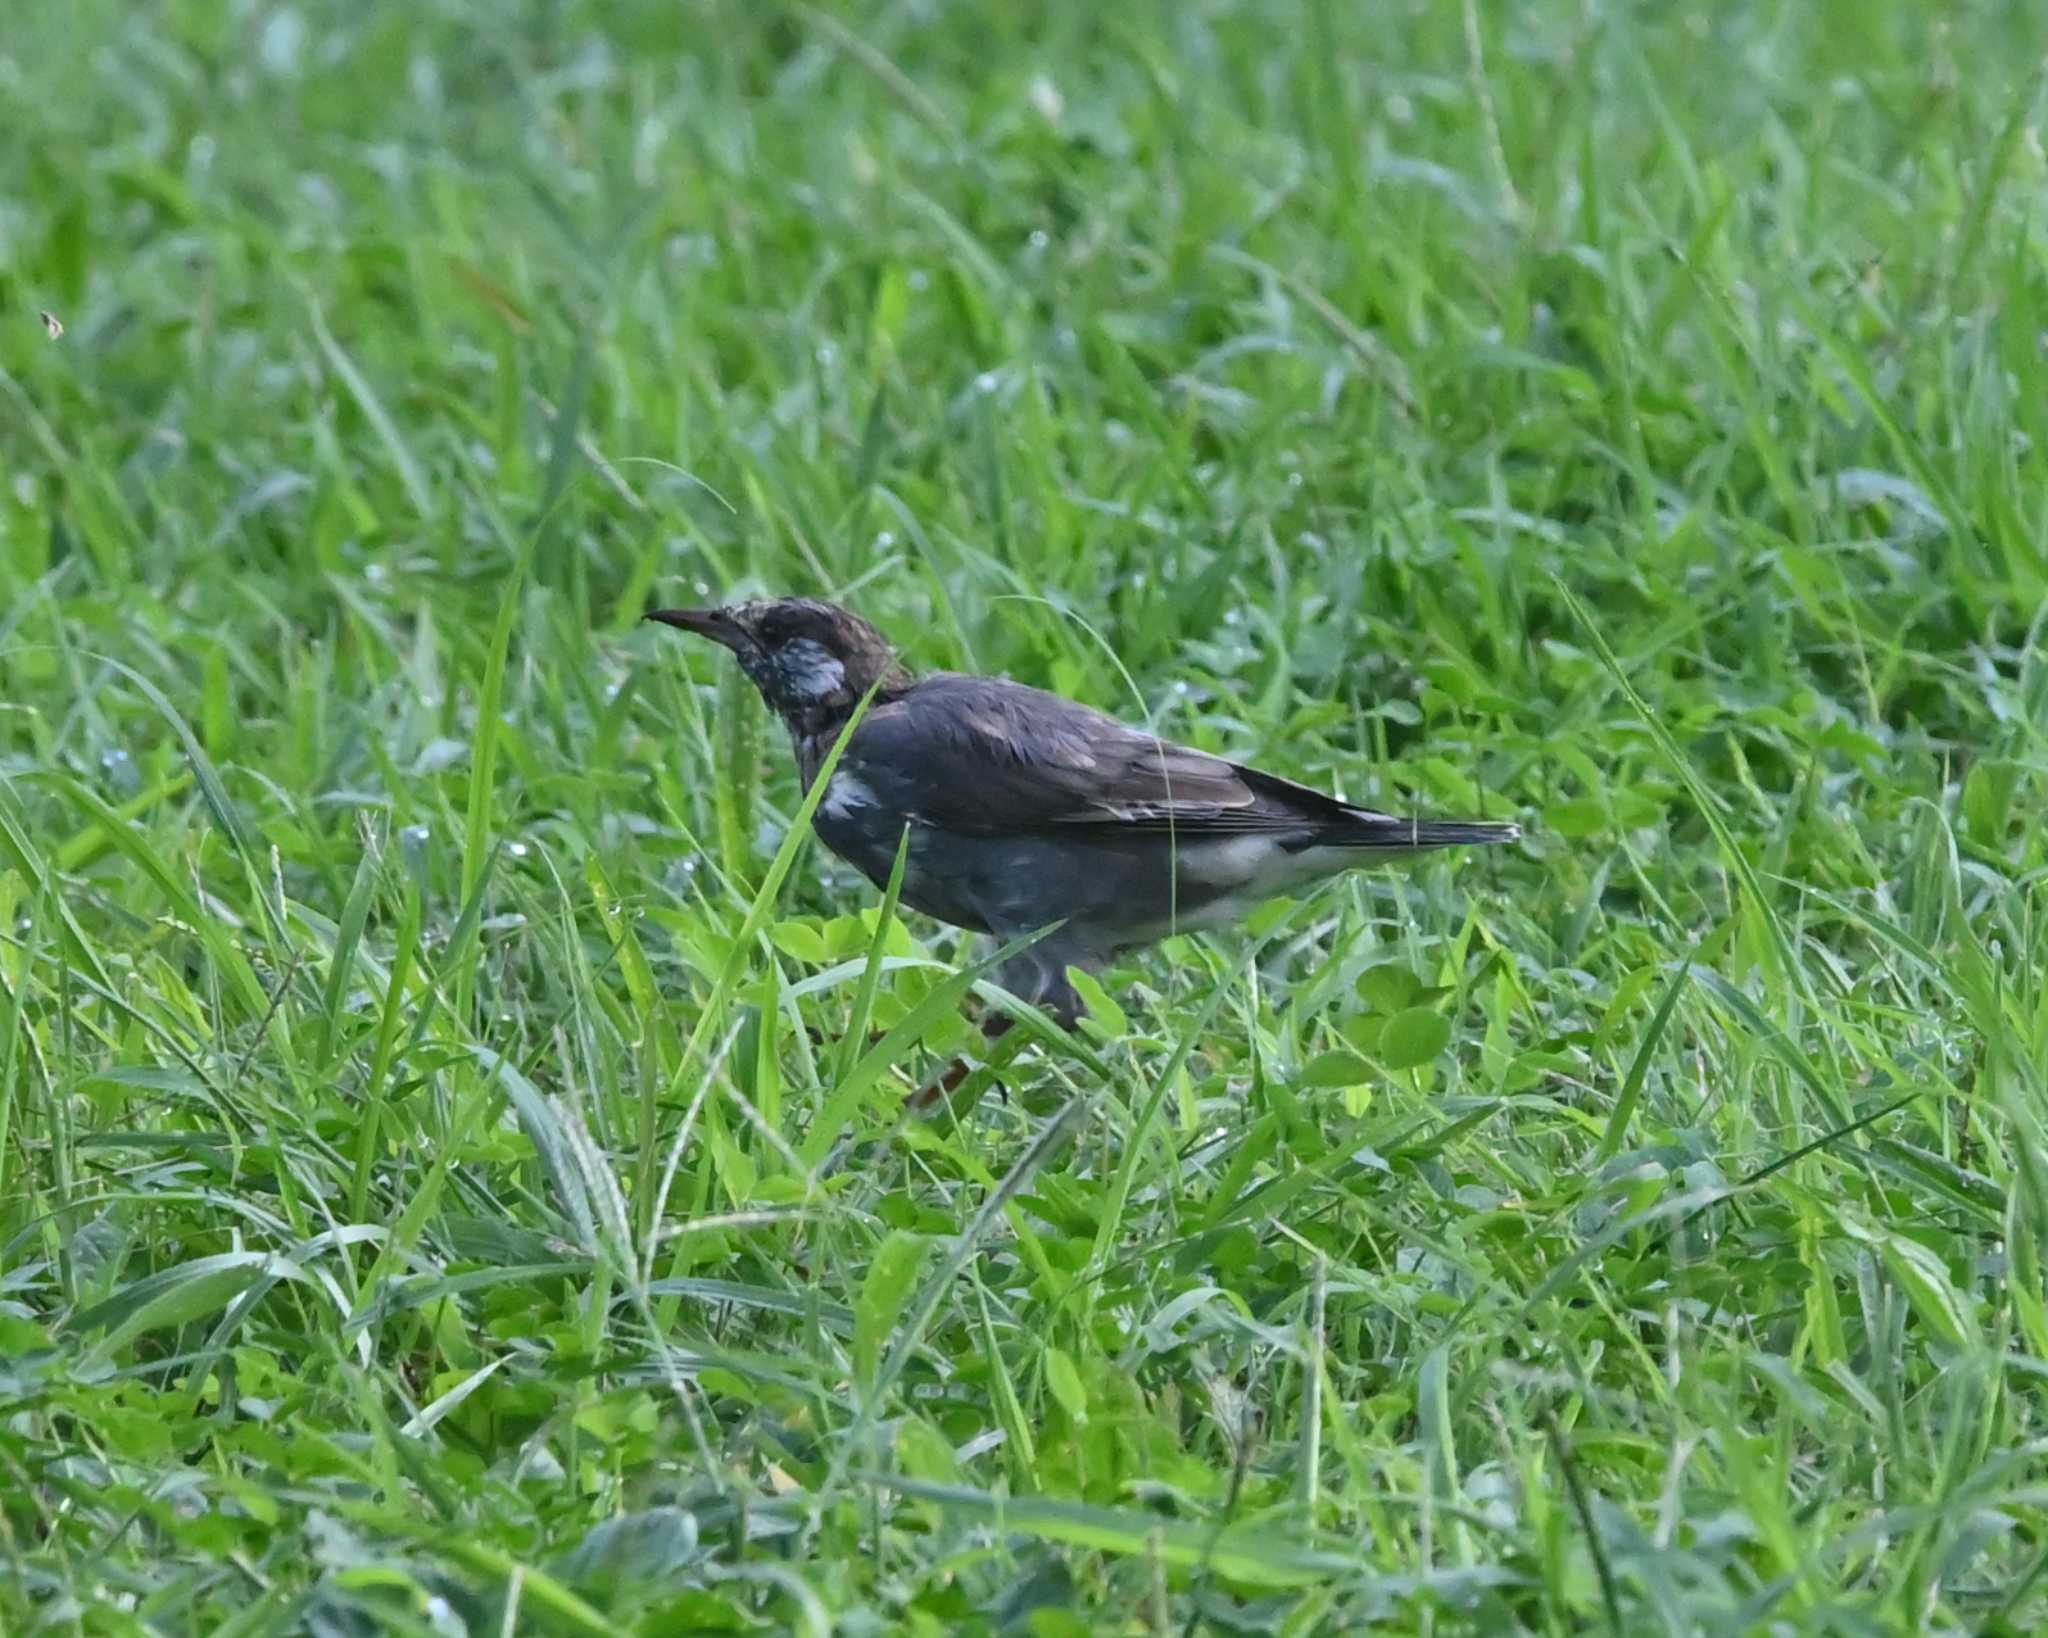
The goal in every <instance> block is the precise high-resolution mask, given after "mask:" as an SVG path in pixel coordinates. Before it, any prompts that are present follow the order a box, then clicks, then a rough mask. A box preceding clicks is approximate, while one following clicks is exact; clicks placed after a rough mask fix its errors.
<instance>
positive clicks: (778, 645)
mask: <svg viewBox="0 0 2048 1638" xmlns="http://www.w3.org/2000/svg"><path fill="white" fill-rule="evenodd" d="M647 618H648V619H650V620H659V621H660V622H661V623H662V624H663V625H669V626H676V627H679V628H680V629H681V630H684V631H694V632H695V633H696V634H697V635H698V636H699V637H709V638H710V639H711V640H712V641H713V642H714V643H720V644H723V645H724V646H725V647H726V648H729V649H731V650H732V651H733V655H734V656H735V658H737V659H738V660H739V662H740V666H741V668H742V669H743V670H744V671H745V672H746V674H747V675H748V677H749V678H751V679H752V680H753V684H754V686H755V687H756V688H758V689H759V690H760V691H761V697H762V698H763V699H764V700H766V701H767V702H768V704H769V706H770V707H771V708H772V709H773V710H775V711H777V712H779V713H780V714H781V716H782V718H783V720H784V721H786V722H787V723H789V725H790V726H791V727H792V728H793V729H802V728H804V727H805V726H807V725H822V724H825V723H829V722H831V721H833V720H834V719H836V718H838V717H842V716H844V715H845V714H846V713H847V712H848V711H851V710H852V709H853V707H854V706H855V705H856V704H857V703H858V702H859V700H860V697H861V696H862V695H863V694H865V693H866V692H867V691H868V690H869V689H870V688H872V687H873V686H874V685H875V684H876V683H877V682H879V683H881V684H882V688H883V692H884V693H887V692H888V691H889V690H890V689H891V688H893V687H896V686H908V684H909V681H910V678H909V674H908V673H906V672H905V671H904V669H903V667H902V666H901V665H899V664H897V661H896V655H895V652H894V651H893V650H892V649H891V648H890V647H889V642H888V639H887V638H885V637H884V636H883V635H882V634H881V633H880V632H879V631H877V630H875V628H874V627H873V626H871V625H869V624H868V623H867V621H865V620H863V619H862V618H861V617H860V616H859V615H857V614H852V613H849V612H848V611H847V610H845V609H843V608H840V607H839V606H838V604H836V603H821V602H819V601H818V600H817V599H816V598H811V597H778V598H771V599H767V600H765V601H762V602H756V603H735V604H734V605H733V606H732V607H731V608H724V609H655V610H653V611H651V612H650V613H649V614H648V616H647Z"/></svg>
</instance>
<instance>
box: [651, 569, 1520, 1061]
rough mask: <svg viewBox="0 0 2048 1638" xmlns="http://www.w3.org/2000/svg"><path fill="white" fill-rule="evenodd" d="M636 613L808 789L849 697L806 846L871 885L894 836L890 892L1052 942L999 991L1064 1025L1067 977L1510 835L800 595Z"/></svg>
mask: <svg viewBox="0 0 2048 1638" xmlns="http://www.w3.org/2000/svg"><path fill="white" fill-rule="evenodd" d="M645 618H647V619H649V620H654V621H658V622H660V623H662V624H664V625H668V626H673V627H676V628H678V629H680V630H682V631H686V632H691V633H694V634H695V635H697V636H699V637H704V638H708V639H710V640H711V641H712V642H714V643H717V644H719V645H720V646H721V647H724V648H726V649H729V650H731V652H732V654H733V656H734V657H735V658H736V659H737V660H738V661H739V664H740V667H741V669H742V670H743V671H744V672H745V673H746V675H747V677H748V678H749V680H751V681H752V683H753V684H754V687H755V688H756V689H758V690H759V691H760V694H761V697H762V699H763V700H764V701H765V702H766V703H767V705H768V707H769V708H770V709H771V710H772V711H774V712H775V714H776V715H777V716H779V717H780V718H781V719H782V722H783V725H784V726H785V727H786V728H787V729H788V731H789V738H790V743H791V746H792V748H793V749H794V751H795V753H796V761H797V767H798V771H799V773H800V774H801V776H802V779H803V784H804V789H805V791H806V792H807V793H808V792H809V790H810V788H811V786H812V785H813V784H814V783H815V782H816V780H817V778H818V774H819V772H820V770H821V769H822V767H823V766H824V763H825V761H826V759H827V757H828V756H829V754H830V753H831V751H832V748H833V746H834V745H835V744H836V743H838V741H839V739H840V737H841V735H842V733H843V732H844V731H845V729H846V727H847V724H848V723H849V722H851V721H853V719H854V716H855V713H856V711H857V709H858V708H859V707H860V705H861V702H862V701H863V700H866V701H867V708H866V710H865V712H864V713H862V714H861V716H860V719H859V721H858V723H857V724H856V725H855V726H854V728H853V731H852V733H851V734H850V735H849V736H847V738H846V743H845V746H844V748H843V749H842V750H841V752H840V755H839V760H838V762H837V764H836V765H835V766H834V768H833V772H832V775H831V778H830V780H829V782H828V783H827V784H826V787H825V789H824V791H823V792H822V793H821V795H820V797H819V800H818V803H817V806H816V808H815V809H814V811H813V814H812V820H811V823H812V826H813V828H814V829H815V831H816V833H817V836H818V838H819V840H821V841H822V842H823V843H824V844H825V845H826V846H827V847H828V848H830V849H831V850H832V851H833V852H834V853H836V854H837V855H838V856H839V857H840V858H842V859H844V860H845V861H846V862H847V863H848V864H850V865H852V866H853V867H854V868H855V869H857V870H859V871H860V872H861V874H863V875H864V876H866V877H867V878H868V880H869V881H871V882H873V883H874V884H875V885H876V886H878V887H884V888H886V886H887V884H888V881H889V878H890V875H891V874H892V871H893V868H894V865H895V861H896V855H897V850H898V847H899V844H900V843H901V841H902V837H903V833H904V831H905V830H906V829H907V830H908V831H909V833H910V839H909V843H908V847H907V849H906V850H905V854H904V866H903V880H902V885H901V887H900V888H899V890H898V891H899V896H900V898H901V900H902V902H903V903H905V904H907V905H909V906H910V907H911V908H912V909H913V910H916V911H919V912H920V913H922V914H924V915H927V916H931V917H933V918H935V919H936V920H938V921H942V922H947V923H949V924H951V925H952V926H955V927H961V928H965V929H967V930H968V931H970V932H975V933H986V934H992V935H994V936H995V937H996V938H998V939H1001V940H1004V941H1006V942H1008V941H1013V940H1015V939H1018V938H1020V937H1023V936H1026V935H1029V934H1032V933H1037V932H1041V931H1043V930H1046V929H1050V930H1049V931H1043V936H1042V937H1040V938H1039V939H1038V940H1037V941H1036V942H1035V943H1032V944H1030V945H1028V946H1027V947H1025V948H1024V949H1023V950H1022V951H1020V952H1019V953H1018V954H1016V955H1014V956H1013V957H1011V958H1010V960H1009V961H1008V962H1006V963H1005V964H1004V965H1003V966H1002V967H1001V968H1000V969H999V970H998V978H999V979H1000V981H1001V983H1002V986H1003V988H1004V989H1006V990H1008V991H1009V992H1010V993H1011V994H1012V995H1014V996H1016V997H1017V998H1018V999H1020V1000H1023V1001H1026V1002H1029V1003H1031V1004H1032V1005H1033V1006H1035V1007H1037V1008H1039V1009H1040V1010H1041V1011H1043V1012H1045V1013H1047V1014H1049V1015H1050V1016H1051V1017H1052V1018H1053V1019H1054V1020H1055V1021H1056V1022H1058V1023H1059V1024H1060V1025H1061V1026H1062V1027H1063V1028H1067V1029H1071V1028H1072V1027H1073V1025H1074V1023H1075V1022H1076V1020H1077V1018H1078V1017H1079V1014H1080V1012H1081V1010H1082V1006H1081V998H1080V995H1079V994H1078V992H1077V991H1076V989H1075V987H1074V984H1073V982H1072V981H1071V979H1070V978H1069V977H1068V969H1069V968H1070V967H1071V968H1078V969H1079V970H1081V971H1082V972H1085V973H1091V974H1092V973H1094V972H1097V971H1099V970H1101V969H1102V968H1103V967H1104V966H1105V965H1107V964H1108V963H1109V961H1110V960H1111V959H1112V958H1114V957H1116V956H1118V955H1121V954H1123V953H1124V952H1126V951H1130V950H1134V949H1137V948H1140V947H1142V946H1144V945H1148V944H1151V943H1154V942H1155V941H1157V940H1159V939H1162V938H1164V937H1166V936H1168V935H1169V934H1172V933H1176V932H1188V931H1193V930H1196V929H1200V928H1206V927H1217V926H1221V925H1225V924H1228V923H1230V922H1233V921H1236V920H1238V919H1239V918H1241V917H1242V916H1244V915H1246V914H1248V913H1249V912H1250V911H1251V910H1253V909H1254V908H1256V907H1257V906H1258V905H1259V904H1260V903H1262V902H1264V901H1266V900H1269V899H1273V898H1277V897H1280V896H1282V895H1284V894H1288V893H1291V892H1293V891H1295V890H1297V889H1300V888H1302V887H1305V886H1307V885H1309V884H1310V883H1313V882H1317V881H1320V880H1322V879H1324V878H1326V877H1329V876H1334V875H1337V874H1339V873H1341V872H1343V871H1346V870H1349V869H1352V868H1354V867H1356V866H1359V865H1367V864H1376V863H1378V862H1380V861H1382V860H1386V859H1391V858H1397V857H1402V856H1405V855H1409V854H1414V853H1422V852H1428V851H1430V850H1433V849H1437V848H1445V847H1459V846H1467V845H1490V846H1499V845H1502V844H1506V843H1511V842H1514V841H1516V840H1517V839H1518V838H1519V837H1520V836H1521V827H1520V826H1519V825H1516V824H1514V823H1511V822H1504V821H1491V820H1466V819H1407V818H1398V817H1396V816H1394V815H1392V814H1387V813H1379V812H1376V811H1375V810H1373V809H1371V808H1365V807H1360V806H1358V805H1357V804H1355V803H1351V802H1346V801H1343V800H1341V799H1339V798H1338V797H1335V796H1331V795H1328V794H1326V793H1325V792H1323V791H1319V790H1315V789H1313V788H1311V787H1309V786H1307V785H1299V784H1296V783H1295V782H1294V781H1292V780H1288V779H1282V778H1280V777H1279V776H1278V775H1276V774H1270V773H1265V772H1262V771H1261V770H1259V769H1257V768H1251V767H1247V766H1245V765H1244V764H1242V763H1237V762H1231V761H1228V760H1226V759H1225V758H1223V757H1220V756H1212V755H1210V754H1209V753H1208V752H1206V751H1198V750H1194V749H1192V748H1190V747H1188V746H1185V745H1176V744H1173V743H1172V742H1170V741H1168V740H1164V739H1161V738H1159V737H1158V736H1157V735H1155V734H1152V733H1149V732H1147V731H1145V730H1144V729H1141V728H1134V727H1131V726H1129V725H1128V724H1126V723H1123V722H1120V721H1118V720H1117V719H1116V718H1115V717H1112V716H1108V715H1106V714H1104V713H1103V712H1101V711H1097V710H1095V709H1094V708H1092V707H1090V706H1087V705H1083V704H1081V703H1079V702H1078V701H1075V700H1070V699H1067V698H1065V697H1064V696H1062V695H1059V694H1052V693H1048V692H1046V691H1045V690H1044V689H1040V688H1033V687H1031V686H1029V685H1028V684H1025V683H1020V682H1012V681H1010V680H1009V679H1007V678H1004V677H983V676H966V675H961V674H959V673H955V672H946V671H940V672H933V673H928V674H926V675H923V676H913V675H912V674H911V673H910V671H908V670H907V669H906V668H905V667H904V665H903V663H902V662H901V660H899V659H898V658H897V655H896V651H895V649H894V647H893V646H892V645H891V644H890V643H889V641H888V639H887V638H885V637H884V636H883V635H882V633H881V632H879V631H878V630H876V629H875V627H874V626H872V625H870V624H869V623H868V622H867V621H866V620H864V619H862V618H861V617H860V616H859V615H857V614H855V613H853V612H852V611H851V610H848V609H845V608H841V607H840V606H838V605H837V604H835V603H829V602H823V601H820V600H818V599H816V598H809V597H780V598H770V599H762V600H758V601H752V602H744V603H737V604H733V605H731V606H729V607H724V608H697V609H654V610H651V611H649V612H648V614H647V615H646V616H645ZM871 694H872V697H871V698H870V695H871ZM989 1033H990V1034H992V1035H993V1034H994V1033H996V1028H995V1027H991V1028H990V1031H989Z"/></svg>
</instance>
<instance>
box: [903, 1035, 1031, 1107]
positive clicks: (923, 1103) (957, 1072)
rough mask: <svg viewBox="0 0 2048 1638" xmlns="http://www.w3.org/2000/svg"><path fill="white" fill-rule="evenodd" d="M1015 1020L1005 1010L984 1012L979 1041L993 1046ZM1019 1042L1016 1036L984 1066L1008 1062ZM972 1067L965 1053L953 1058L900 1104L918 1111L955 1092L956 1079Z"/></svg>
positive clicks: (1020, 1043) (971, 1071)
mask: <svg viewBox="0 0 2048 1638" xmlns="http://www.w3.org/2000/svg"><path fill="white" fill-rule="evenodd" d="M1015 1023H1016V1020H1015V1019H1014V1018H1012V1017H1011V1016H1010V1015H1009V1014H1008V1013H1004V1012H992V1013H990V1014H988V1015H987V1016H986V1017H984V1018H983V1019H982V1021H981V1038H982V1042H983V1044H984V1045H986V1046H991V1047H992V1046H994V1045H995V1043H996V1042H997V1041H999V1040H1001V1039H1002V1038H1003V1037H1004V1036H1005V1035H1007V1034H1009V1032H1010V1028H1011V1026H1012V1025H1013V1024H1015ZM1022 1046H1023V1042H1022V1041H1021V1040H1019V1041H1018V1042H1017V1043H1016V1044H1015V1045H1014V1046H1012V1047H1010V1048H1009V1049H1008V1050H1007V1051H1004V1052H1003V1053H1002V1054H1001V1055H1000V1057H997V1056H993V1055H992V1056H991V1057H990V1059H989V1061H988V1064H987V1066H986V1067H988V1068H990V1069H999V1068H1001V1067H1002V1065H1004V1064H1006V1063H1008V1062H1009V1061H1010V1060H1011V1059H1012V1058H1014V1057H1015V1056H1016V1055H1017V1052H1018V1050H1019V1048H1021V1047H1022ZM973 1071H974V1065H973V1064H972V1063H971V1062H970V1061H969V1060H968V1059H967V1058H966V1057H965V1056H962V1057H958V1058H955V1059H954V1060H953V1061H952V1063H951V1064H949V1065H948V1066H947V1068H946V1072H945V1073H944V1074H943V1075H941V1076H939V1078H938V1079H937V1080H935V1081H928V1082H927V1083H926V1084H925V1085H923V1086H921V1087H919V1088H918V1089H917V1091H915V1092H913V1093H911V1095H910V1098H909V1101H908V1102H907V1103H906V1104H905V1105H904V1107H905V1108H907V1109H912V1110H916V1111H918V1112H919V1113H922V1112H923V1111H925V1110H928V1109H930V1108H932V1107H933V1105H935V1104H938V1103H940V1102H942V1101H943V1100H945V1099H947V1098H950V1097H951V1096H952V1095H953V1094H954V1093H955V1092H957V1091H959V1090H960V1083H961V1082H962V1081H964V1080H966V1079H967V1077H968V1076H969V1075H970V1074H972V1073H973Z"/></svg>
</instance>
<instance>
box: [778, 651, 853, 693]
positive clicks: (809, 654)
mask: <svg viewBox="0 0 2048 1638" xmlns="http://www.w3.org/2000/svg"><path fill="white" fill-rule="evenodd" d="M775 669H776V672H777V674H778V680H779V681H780V682H781V684H782V687H783V690H784V692H786V693H788V694H789V695H791V696H792V697H794V698H796V699H800V700H822V699H828V698H830V697H831V696H832V695H834V694H837V693H838V692H840V690H842V689H843V688H845V686H846V667H845V666H844V665H843V664H841V663H840V661H839V659H838V658H837V656H835V655H834V654H832V653H831V652H830V651H829V650H828V649H827V648H826V647H825V645H824V644H823V643H820V642H816V641H814V640H813V639H811V638H809V637H798V638H796V639H794V640H793V641H791V642H787V643H784V644H783V645H782V647H781V648H780V649H778V650H776V653H775Z"/></svg>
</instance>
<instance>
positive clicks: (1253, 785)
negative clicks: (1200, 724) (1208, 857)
mask: <svg viewBox="0 0 2048 1638" xmlns="http://www.w3.org/2000/svg"><path fill="white" fill-rule="evenodd" d="M846 760H847V763H848V765H849V766H850V767H851V768H852V769H853V770H854V771H856V772H857V774H858V777H859V778H860V779H861V780H862V781H863V782H864V783H865V784H866V785H867V786H868V787H869V788H870V789H872V790H874V791H875V792H876V793H877V794H878V795H879V796H881V797H882V798H883V799H884V800H885V801H887V802H888V803H889V804H890V805H891V806H894V807H897V808H900V809H901V810H903V811H905V812H908V813H912V814H915V815H916V816H917V817H918V818H919V819H921V820H923V821H924V822H925V823H926V824H930V825H935V826H937V827H939V828H941V829H945V830H952V831H957V832H960V833H962V834H968V835H989V834H1000V833H1009V832H1016V831H1021V830H1045V829H1054V828H1058V829H1063V830H1064V829H1067V828H1069V827H1097V828H1103V829H1112V830H1117V831H1122V832H1130V831H1134V830H1156V831H1166V830H1172V831H1175V832H1180V833H1185V834H1189V835H1205V834H1206V835H1223V834H1233V835H1235V834H1244V833H1246V832H1264V833H1272V832H1276V831H1294V832H1300V831H1303V830H1313V829H1315V828H1316V827H1318V826H1320V825H1329V824H1355V823H1356V822H1357V821H1358V820H1359V819H1361V818H1365V817H1368V815H1367V814H1366V813H1365V810H1363V809H1359V808H1354V807H1351V806H1349V805H1347V804H1345V803H1342V802H1339V801H1337V800H1336V799H1335V798H1334V797H1330V796H1326V795H1324V794H1323V793H1322V792H1321V791H1314V790H1310V789H1308V788H1307V787H1305V786H1301V785H1295V784H1291V783H1290V782H1288V781H1287V780H1284V779H1276V778H1274V777H1273V776H1272V775H1270V774H1262V773H1259V772H1258V771H1257V770H1255V769H1251V768H1242V767H1239V766H1237V765H1236V764H1235V763H1231V762H1226V761H1224V760H1223V759H1222V758H1221V757H1215V756H1210V755H1208V754H1207V753H1206V752H1203V751H1196V750H1191V749H1189V748H1188V747H1187V746H1185V745H1175V744H1172V743H1171V742H1170V741H1167V740H1162V739H1157V738H1154V737H1153V736H1152V735H1150V734H1147V733H1143V732H1141V731H1139V730H1138V729H1135V728H1131V727H1128V726H1126V725H1125V724H1123V723H1121V722H1118V721H1117V720H1116V719H1115V718H1114V717H1107V716H1104V715H1103V714H1102V713H1101V712H1099V711H1093V710H1090V709H1089V708H1088V707H1087V706H1085V705H1077V704H1076V703H1075V702H1074V701H1072V700H1067V699H1062V698H1060V696H1059V695H1057V694H1048V693H1045V692H1043V691H1042V690H1040V689H1036V688H1028V687H1026V686H1025V685H1024V684H1022V683H1013V682H1007V681H1004V680H1003V679H1001V678H994V677H959V676H952V675H948V674H944V673H942V674H940V675H937V676H932V677H927V678H925V679H923V680H922V681H920V682H919V683H917V684H916V685H915V686H914V687H912V688H911V689H910V690H909V691H908V692H906V693H904V694H902V695H899V696H898V697H897V698H895V699H893V700H891V701H889V702H888V703H887V704H885V705H882V706H879V707H877V708H876V709H875V710H873V711H871V712H870V713H869V714H868V716H867V718H866V719H865V720H864V721H863V722H862V723H861V725H860V727H859V729H858V730H856V732H855V734H854V737H853V740H852V742H851V743H850V744H849V745H848V746H847V749H846ZM1370 817H1377V816H1370ZM1393 822H1394V821H1389V823H1393Z"/></svg>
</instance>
